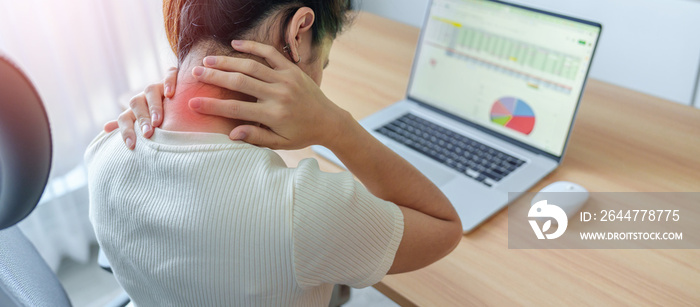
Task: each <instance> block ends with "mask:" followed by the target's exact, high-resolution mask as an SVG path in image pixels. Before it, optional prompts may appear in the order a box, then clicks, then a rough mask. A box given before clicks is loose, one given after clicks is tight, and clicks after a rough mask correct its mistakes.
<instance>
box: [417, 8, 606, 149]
mask: <svg viewBox="0 0 700 307" xmlns="http://www.w3.org/2000/svg"><path fill="white" fill-rule="evenodd" d="M427 18H428V19H427V20H426V23H425V25H424V28H423V34H422V38H421V42H420V46H419V49H418V54H417V55H416V60H415V63H414V70H413V75H412V78H411V84H410V86H409V90H408V95H409V97H411V98H412V99H414V100H417V101H420V102H423V103H425V104H428V105H431V106H433V107H435V108H438V109H441V110H443V111H446V112H449V113H451V114H453V115H456V116H458V117H461V118H463V119H466V120H468V121H469V122H471V123H473V124H477V125H478V126H481V127H482V128H486V129H487V130H490V131H492V132H495V133H496V134H499V135H502V136H506V137H507V138H509V139H514V140H516V141H519V142H521V143H524V144H526V145H529V146H531V147H534V148H536V149H539V150H541V151H544V152H546V153H548V154H551V155H553V156H556V157H561V156H562V154H563V152H564V148H565V146H566V141H567V139H568V136H569V132H570V130H571V125H572V123H573V118H574V115H575V113H576V110H577V106H578V103H579V100H580V98H581V94H582V91H583V87H584V84H585V81H586V77H587V75H588V69H589V67H590V63H591V60H592V57H593V53H594V51H595V47H596V44H597V42H598V37H599V35H600V31H601V26H600V25H598V24H594V23H589V22H585V21H580V20H575V19H572V18H568V17H563V16H558V15H554V14H548V13H544V12H539V11H536V10H528V9H525V8H520V7H518V6H514V5H509V4H505V3H501V2H497V1H488V0H434V1H433V2H432V5H431V8H430V11H429V15H428V17H427Z"/></svg>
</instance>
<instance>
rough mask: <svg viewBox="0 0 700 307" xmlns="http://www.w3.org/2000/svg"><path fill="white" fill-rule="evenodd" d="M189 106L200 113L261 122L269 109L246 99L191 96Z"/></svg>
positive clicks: (267, 115)
mask: <svg viewBox="0 0 700 307" xmlns="http://www.w3.org/2000/svg"><path fill="white" fill-rule="evenodd" d="M189 106H190V109H192V110H194V111H196V112H198V113H202V114H208V115H215V116H221V117H226V118H231V119H238V120H243V121H251V122H256V123H263V124H265V123H264V122H265V120H266V119H267V118H269V117H270V115H269V114H268V112H269V110H267V109H266V108H264V107H263V106H262V105H260V104H257V103H253V102H247V101H239V100H221V99H216V98H193V99H192V100H190V102H189Z"/></svg>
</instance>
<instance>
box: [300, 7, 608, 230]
mask: <svg viewBox="0 0 700 307" xmlns="http://www.w3.org/2000/svg"><path fill="white" fill-rule="evenodd" d="M601 31H602V26H601V25H600V24H598V23H594V22H589V21H585V20H580V19H576V18H572V17H567V16H562V15H558V14H554V13H550V12H545V11H541V10H537V9H532V8H528V7H524V6H521V5H515V4H511V3H506V2H501V1H492V0H432V1H431V2H430V4H429V9H428V14H427V17H426V19H425V22H424V26H423V30H422V32H421V37H420V40H419V43H418V49H417V51H416V56H415V59H414V64H413V71H412V73H411V79H410V83H409V86H408V93H407V97H406V98H405V100H403V101H400V102H397V103H395V104H393V105H391V106H389V107H388V108H386V109H383V110H381V111H379V112H377V113H375V114H373V115H371V116H369V117H367V118H365V119H364V120H362V121H360V123H361V124H362V126H363V127H364V128H365V129H367V130H368V131H369V132H370V133H372V134H373V135H374V136H375V137H376V138H377V139H379V140H380V141H381V142H383V143H384V144H386V146H388V147H389V148H391V149H392V150H394V151H396V152H397V153H398V154H399V155H401V156H402V157H403V158H405V159H406V160H407V161H409V162H410V163H411V164H413V165H414V166H416V168H418V169H419V170H420V171H421V172H423V174H425V175H426V176H427V177H428V178H429V179H430V180H431V181H432V182H434V183H435V184H436V185H437V186H438V187H439V188H440V189H441V190H442V191H443V192H444V193H445V195H446V196H447V197H448V198H449V199H450V201H451V202H452V204H453V205H454V207H455V208H456V210H457V212H458V214H459V216H460V218H461V219H462V224H463V226H464V231H465V232H468V231H471V230H473V229H474V228H475V227H477V226H478V225H479V224H481V223H482V222H484V221H485V220H487V219H488V218H489V217H490V216H492V215H493V214H495V213H496V212H498V211H499V210H501V209H502V208H503V207H505V206H506V205H507V204H508V202H509V193H524V192H525V191H527V190H528V189H530V188H531V187H532V186H533V185H534V184H536V183H537V182H538V181H540V180H541V179H542V178H544V177H545V176H546V175H547V174H549V173H551V172H552V171H553V170H555V169H556V168H557V167H558V166H559V164H560V163H561V162H562V158H563V156H564V152H565V150H566V146H567V143H568V140H569V137H570V134H571V129H572V127H573V123H574V119H575V117H576V112H577V110H578V107H579V104H580V101H581V96H582V93H583V90H584V87H585V84H586V79H587V77H588V71H589V68H590V66H591V61H592V60H593V55H594V53H595V50H596V46H597V44H598V39H599V37H600V34H601ZM313 149H314V151H316V152H317V153H318V154H320V155H321V156H323V157H325V158H327V159H329V160H331V161H333V162H335V163H336V164H338V165H341V166H343V165H342V163H341V162H340V161H339V160H338V158H337V157H335V155H333V153H332V152H331V151H330V150H328V149H326V148H324V147H320V146H314V147H313ZM516 195H517V194H516Z"/></svg>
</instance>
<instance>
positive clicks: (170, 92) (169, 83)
mask: <svg viewBox="0 0 700 307" xmlns="http://www.w3.org/2000/svg"><path fill="white" fill-rule="evenodd" d="M177 73H178V70H177V67H170V69H168V73H167V74H166V75H165V80H163V86H164V88H165V93H164V94H165V98H173V96H175V87H176V86H177ZM162 115H163V114H161V118H163V117H162ZM158 126H160V125H156V127H158Z"/></svg>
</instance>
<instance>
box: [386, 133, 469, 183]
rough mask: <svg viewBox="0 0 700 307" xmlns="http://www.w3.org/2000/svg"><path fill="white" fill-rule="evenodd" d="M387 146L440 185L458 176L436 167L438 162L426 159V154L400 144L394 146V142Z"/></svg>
mask: <svg viewBox="0 0 700 307" xmlns="http://www.w3.org/2000/svg"><path fill="white" fill-rule="evenodd" d="M387 147H389V148H391V150H393V151H395V152H396V153H398V154H399V155H400V156H402V157H403V158H404V159H406V161H408V162H410V163H411V164H413V166H415V167H416V168H417V169H418V170H419V171H420V172H421V173H423V175H425V177H428V179H430V181H432V182H433V183H434V184H435V185H436V186H438V187H442V186H444V185H446V184H447V183H448V182H450V181H452V179H454V178H455V177H457V176H456V175H455V174H452V173H451V172H449V171H445V170H443V169H440V168H437V167H435V165H434V164H435V163H437V162H435V163H431V162H432V161H426V160H427V159H428V158H427V157H426V156H423V155H421V154H419V153H416V152H414V151H412V150H407V149H404V148H401V147H400V146H394V145H393V144H387Z"/></svg>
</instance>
